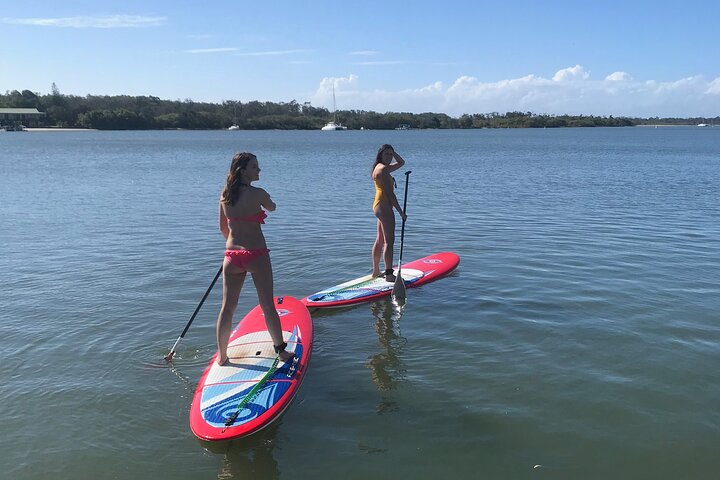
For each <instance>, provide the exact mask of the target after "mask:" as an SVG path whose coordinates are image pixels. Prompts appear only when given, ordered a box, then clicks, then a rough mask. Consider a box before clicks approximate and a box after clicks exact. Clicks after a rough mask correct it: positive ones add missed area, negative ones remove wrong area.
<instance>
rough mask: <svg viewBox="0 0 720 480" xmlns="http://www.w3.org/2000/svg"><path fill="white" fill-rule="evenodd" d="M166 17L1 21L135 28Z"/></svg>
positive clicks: (160, 22)
mask: <svg viewBox="0 0 720 480" xmlns="http://www.w3.org/2000/svg"><path fill="white" fill-rule="evenodd" d="M166 20H167V18H166V17H144V16H140V15H105V16H97V17H92V16H79V17H63V18H3V20H2V21H3V23H11V24H15V25H30V26H34V27H60V28H136V27H157V26H160V25H164V24H165V22H166Z"/></svg>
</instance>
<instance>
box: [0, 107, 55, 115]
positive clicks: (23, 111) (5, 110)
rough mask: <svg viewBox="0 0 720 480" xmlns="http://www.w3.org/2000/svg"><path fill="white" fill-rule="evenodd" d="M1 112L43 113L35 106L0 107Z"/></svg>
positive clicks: (18, 113)
mask: <svg viewBox="0 0 720 480" xmlns="http://www.w3.org/2000/svg"><path fill="white" fill-rule="evenodd" d="M3 113H9V114H14V115H45V112H39V111H38V109H37V108H0V114H3Z"/></svg>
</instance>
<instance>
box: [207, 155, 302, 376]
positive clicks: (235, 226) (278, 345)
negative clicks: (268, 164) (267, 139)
mask: <svg viewBox="0 0 720 480" xmlns="http://www.w3.org/2000/svg"><path fill="white" fill-rule="evenodd" d="M259 179H260V167H259V166H258V161H257V158H256V157H255V155H253V154H252V153H247V152H243V153H237V154H235V156H234V157H233V159H232V163H231V164H230V171H229V172H228V175H227V182H226V184H225V188H224V189H223V191H222V195H221V196H220V231H221V232H222V234H223V236H224V237H225V239H226V242H225V248H226V250H225V261H224V262H223V298H222V307H220V314H219V315H218V320H217V346H218V357H217V363H218V364H220V365H223V364H224V363H225V362H227V360H228V357H227V347H228V342H229V340H230V333H231V331H232V320H233V313H235V309H236V308H237V304H238V298H239V296H240V290H242V287H243V283H244V282H245V276H246V275H247V273H248V272H250V274H252V278H253V282H254V283H255V289H256V290H257V295H258V300H259V303H260V308H262V311H263V314H264V315H265V325H266V326H267V329H268V332H269V333H270V337H271V338H272V341H273V345H274V346H275V352H276V353H277V354H278V356H279V357H280V360H281V361H283V362H285V361H287V360H289V359H291V358H292V357H293V354H292V353H290V352H286V351H285V347H287V344H286V343H285V342H283V336H282V329H281V326H280V317H279V316H278V314H277V311H276V310H275V306H274V304H273V272H272V265H271V264H270V255H269V252H270V250H268V248H267V245H266V244H265V237H264V236H263V233H262V229H261V228H260V224H264V223H265V218H267V214H266V213H265V211H264V210H263V209H265V210H267V211H268V212H273V211H275V208H276V205H275V203H274V202H273V201H272V199H271V198H270V195H269V194H268V193H267V192H266V191H265V190H263V189H262V188H257V187H253V186H251V185H250V184H251V183H252V182H254V181H257V180H259Z"/></svg>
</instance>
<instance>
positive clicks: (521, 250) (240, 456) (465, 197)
mask: <svg viewBox="0 0 720 480" xmlns="http://www.w3.org/2000/svg"><path fill="white" fill-rule="evenodd" d="M385 142H388V143H392V144H393V145H395V147H396V149H397V150H398V151H399V152H400V153H401V154H402V155H403V156H404V157H405V158H406V160H407V161H408V164H407V168H408V169H411V170H412V172H413V173H412V175H411V176H410V185H409V195H408V213H409V218H408V223H407V230H406V244H405V253H404V257H405V260H408V261H409V260H412V259H415V258H419V257H421V256H425V255H428V254H431V253H435V252H438V251H443V250H451V251H455V252H457V253H458V254H459V255H460V257H461V263H460V267H459V269H458V270H457V271H456V272H455V273H454V274H453V275H452V276H450V277H448V278H446V279H443V280H440V281H438V282H435V283H432V284H429V285H427V286H425V287H422V288H419V289H411V290H409V291H408V304H407V305H406V306H405V308H404V309H403V310H402V311H399V310H398V309H397V308H396V307H394V305H393V304H392V303H391V302H389V301H381V302H376V303H371V304H365V305H360V306H357V307H354V308H349V309H342V310H335V311H329V312H316V313H314V315H313V318H314V320H315V332H316V338H315V350H314V352H313V359H312V363H311V367H310V370H309V372H308V375H307V377H306V379H305V382H304V383H303V386H302V388H301V390H300V393H299V395H298V397H297V398H296V400H295V402H294V403H293V405H292V406H291V407H290V408H289V409H288V411H287V412H286V414H285V415H284V416H283V418H282V419H281V420H280V421H279V422H277V423H276V424H275V425H274V426H273V427H272V428H271V429H269V430H266V431H263V432H261V433H260V434H258V435H257V436H255V437H251V438H249V439H245V440H242V441H235V442H231V443H224V444H219V445H210V444H206V443H203V442H200V441H198V440H196V439H195V437H194V436H193V435H192V433H191V432H190V429H189V426H188V411H189V407H190V401H191V398H192V393H193V391H194V389H195V386H196V382H197V380H198V378H199V377H200V374H201V373H202V370H203V369H204V367H205V365H206V364H207V361H208V360H209V358H210V356H211V355H212V354H213V353H214V322H215V316H216V315H217V311H218V308H219V302H220V289H219V288H218V287H216V289H215V290H214V291H213V293H212V295H211V296H210V297H209V299H208V301H207V302H206V304H205V305H204V306H203V308H202V310H201V312H200V314H199V316H198V317H197V319H196V320H195V322H194V324H193V326H192V327H191V328H190V331H189V332H188V334H187V336H186V337H185V339H184V340H183V342H182V343H181V344H180V347H179V351H178V354H177V355H176V357H175V361H174V362H173V364H172V365H170V366H168V365H166V364H165V362H164V361H163V360H162V357H163V355H165V354H166V353H167V352H168V350H169V348H170V346H171V345H172V343H173V342H174V340H175V339H176V338H177V336H178V335H179V334H180V332H181V330H182V328H183V326H184V325H185V323H186V322H187V320H188V319H189V317H190V315H191V314H192V312H193V310H194V308H195V306H196V305H197V303H198V301H199V300H200V298H201V296H202V294H203V293H204V291H205V289H206V288H207V286H208V285H209V283H210V281H211V280H212V277H213V275H214V273H215V272H216V270H217V267H218V266H219V262H220V261H221V255H222V250H223V240H222V237H221V235H220V233H219V232H218V228H217V203H216V202H217V197H218V194H219V191H220V188H221V185H222V181H223V179H224V176H225V173H226V169H227V167H228V165H229V161H230V158H231V156H232V154H233V153H234V152H235V151H239V150H249V151H252V152H254V153H256V154H257V156H258V158H259V161H260V165H261V168H262V169H263V171H262V173H261V182H260V183H259V185H260V186H262V187H264V188H266V189H267V190H268V191H269V192H270V193H271V194H272V196H273V198H274V200H275V201H276V202H277V204H278V210H277V212H275V213H273V214H271V215H270V218H269V221H268V224H267V225H266V228H265V232H266V237H267V240H268V243H269V246H270V248H271V249H272V253H271V256H272V259H273V263H274V266H275V272H276V273H275V276H276V292H277V293H278V294H284V295H292V296H296V297H298V298H301V297H303V296H305V295H307V294H310V293H313V292H315V291H317V290H320V289H322V288H325V287H327V286H329V285H332V284H335V283H338V282H340V281H343V280H347V279H349V278H352V277H354V276H357V275H359V274H363V273H366V272H369V269H370V264H369V250H370V245H371V243H372V241H373V238H374V233H375V232H374V228H375V225H374V223H375V220H374V217H373V215H372V213H371V210H370V206H371V201H372V195H373V190H372V185H371V183H370V180H369V171H370V165H371V163H372V160H373V158H374V154H375V152H376V150H377V147H378V146H379V145H380V144H381V143H385ZM396 177H397V179H398V187H399V191H400V192H402V189H403V188H404V184H403V181H404V175H403V174H402V171H401V172H398V174H396ZM719 185H720V128H716V129H711V128H707V129H699V128H658V129H648V128H625V129H563V130H550V129H547V130H480V131H400V132H395V131H389V132H379V131H378V132H373V131H365V132H331V133H328V132H274V131H273V132H242V131H238V132H224V131H221V132H48V133H43V132H30V133H4V134H0V223H1V224H2V226H1V228H0V286H1V288H2V290H1V291H2V296H1V297H0V298H1V299H2V300H0V302H1V305H2V309H0V365H1V366H0V381H1V382H2V385H3V386H2V388H1V389H0V405H2V406H3V408H2V413H1V416H0V418H1V419H2V422H1V424H2V427H1V428H2V435H0V452H2V453H1V454H0V471H2V472H3V474H2V476H3V477H4V478H12V479H45V478H49V477H51V476H52V478H68V479H69V478H98V479H104V478H108V479H132V480H136V479H142V478H172V479H177V480H182V479H213V478H223V479H240V478H261V479H262V478H285V479H288V478H299V479H305V478H313V479H325V478H327V479H334V478H353V479H354V478H357V479H366V478H421V479H425V478H428V479H430V478H436V477H441V478H488V479H506V478H508V479H523V478H529V479H536V478H547V479H580V478H583V479H587V478H598V479H604V478H631V479H637V478H643V479H644V478H647V479H677V478H693V479H705V478H717V476H718V471H719V470H720V457H719V456H718V453H720V447H719V445H720V369H719V368H718V365H720V322H718V312H720V276H719V275H718V272H719V271H720V240H719V239H720V206H719V205H718V194H719V193H720V188H719ZM255 303H256V297H255V291H254V288H253V287H252V284H249V285H248V286H247V287H246V289H245V291H244V293H243V295H242V296H241V303H240V307H239V309H238V311H239V313H241V314H244V313H245V312H247V311H248V310H250V309H251V308H252V307H253V306H254V305H255ZM240 316H241V315H240ZM240 316H239V317H240ZM239 317H238V318H239Z"/></svg>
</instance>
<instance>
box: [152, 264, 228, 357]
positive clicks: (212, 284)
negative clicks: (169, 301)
mask: <svg viewBox="0 0 720 480" xmlns="http://www.w3.org/2000/svg"><path fill="white" fill-rule="evenodd" d="M221 273H222V265H220V269H219V270H218V271H217V273H216V274H215V278H213V281H212V283H211V284H210V286H209V287H208V289H207V291H206V292H205V295H203V297H202V300H200V303H199V304H198V306H197V308H195V312H194V313H193V314H192V317H190V321H189V322H188V323H187V325H185V328H184V329H183V331H182V333H181V334H180V336H179V337H178V339H177V340H175V345H173V346H172V348H171V349H170V353H168V354H167V355H165V357H164V358H165V361H167V362H169V361H170V360H172V358H173V355H175V348H176V347H177V346H178V344H179V343H180V340H182V338H183V337H184V336H185V334H186V333H187V331H188V328H190V324H191V323H192V322H193V320H195V316H196V315H197V313H198V312H199V311H200V307H202V304H203V303H205V299H206V298H207V296H208V295H210V291H211V290H212V288H213V287H214V286H215V282H217V279H218V278H219V277H220V274H221Z"/></svg>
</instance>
